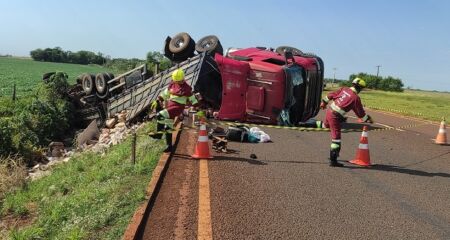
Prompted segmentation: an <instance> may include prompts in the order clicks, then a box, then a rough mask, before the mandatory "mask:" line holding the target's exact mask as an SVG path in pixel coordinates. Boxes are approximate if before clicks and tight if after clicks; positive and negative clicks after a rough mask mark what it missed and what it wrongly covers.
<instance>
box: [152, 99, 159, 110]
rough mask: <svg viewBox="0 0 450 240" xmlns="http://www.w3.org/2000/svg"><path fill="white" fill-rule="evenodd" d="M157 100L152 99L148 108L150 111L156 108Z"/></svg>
mask: <svg viewBox="0 0 450 240" xmlns="http://www.w3.org/2000/svg"><path fill="white" fill-rule="evenodd" d="M158 104H159V102H158V101H157V100H153V101H152V103H151V105H150V109H151V110H152V111H156V108H157V107H158Z"/></svg>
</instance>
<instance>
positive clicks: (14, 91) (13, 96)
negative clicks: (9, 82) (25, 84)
mask: <svg viewBox="0 0 450 240" xmlns="http://www.w3.org/2000/svg"><path fill="white" fill-rule="evenodd" d="M12 100H13V101H14V102H15V101H16V84H15V83H14V87H13V95H12Z"/></svg>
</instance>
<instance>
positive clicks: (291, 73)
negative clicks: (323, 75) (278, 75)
mask: <svg viewBox="0 0 450 240" xmlns="http://www.w3.org/2000/svg"><path fill="white" fill-rule="evenodd" d="M302 70H303V69H302V68H301V67H300V66H298V65H295V64H294V65H291V66H288V67H285V68H284V72H285V73H286V95H285V100H284V109H283V110H281V113H280V116H279V120H278V122H279V124H280V125H292V122H291V116H290V114H289V112H290V109H291V107H292V106H294V105H295V103H296V100H295V94H294V93H295V89H297V88H298V86H299V85H301V84H302V83H303V82H304V80H303V76H302Z"/></svg>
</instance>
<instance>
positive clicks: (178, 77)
mask: <svg viewBox="0 0 450 240" xmlns="http://www.w3.org/2000/svg"><path fill="white" fill-rule="evenodd" d="M172 80H173V81H174V82H181V81H183V80H184V71H183V69H181V68H178V69H177V70H175V71H174V72H173V73H172Z"/></svg>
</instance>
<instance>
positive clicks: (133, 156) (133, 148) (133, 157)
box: [131, 129, 136, 165]
mask: <svg viewBox="0 0 450 240" xmlns="http://www.w3.org/2000/svg"><path fill="white" fill-rule="evenodd" d="M131 163H133V165H134V164H135V163H136V131H135V130H134V129H133V133H132V139H131Z"/></svg>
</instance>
